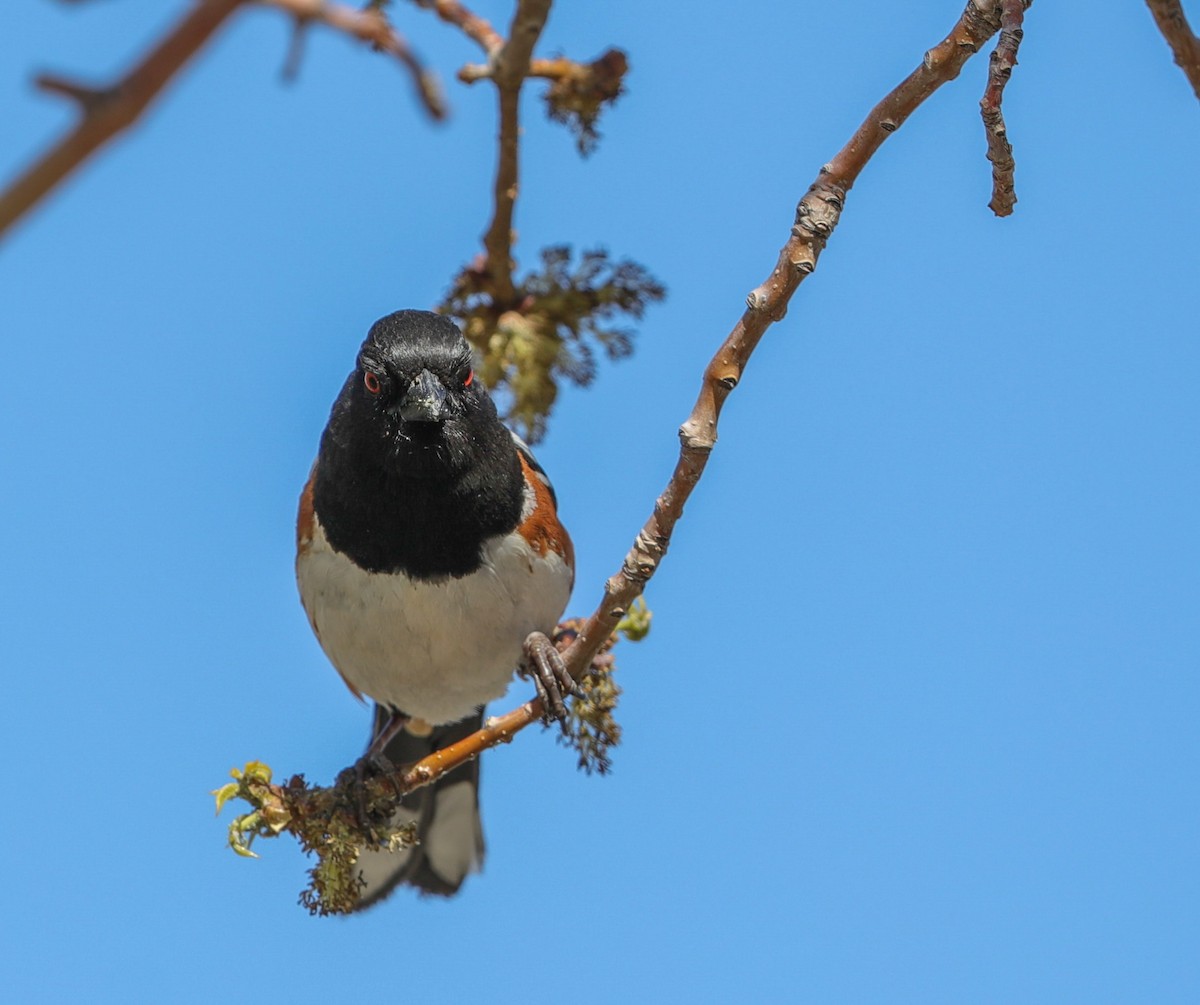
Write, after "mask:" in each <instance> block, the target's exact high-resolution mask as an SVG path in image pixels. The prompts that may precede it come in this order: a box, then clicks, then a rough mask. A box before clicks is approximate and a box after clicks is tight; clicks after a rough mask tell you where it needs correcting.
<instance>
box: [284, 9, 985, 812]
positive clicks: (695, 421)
mask: <svg viewBox="0 0 1200 1005" xmlns="http://www.w3.org/2000/svg"><path fill="white" fill-rule="evenodd" d="M1002 4H1003V0H968V3H967V7H966V10H965V11H964V12H963V14H962V17H961V18H960V19H959V21H958V23H957V24H956V25H955V26H954V28H953V29H952V30H951V32H950V34H949V35H947V36H946V38H945V39H943V40H942V41H941V42H940V43H938V44H937V45H936V46H934V48H932V49H930V50H929V51H928V52H927V53H926V54H925V58H924V60H923V62H922V64H921V66H919V67H918V68H917V69H916V70H914V71H913V72H912V73H911V74H910V75H909V76H908V77H907V78H906V79H905V80H904V81H903V82H902V83H901V84H899V85H898V86H897V87H896V88H895V89H894V90H893V91H892V92H891V93H890V94H888V95H887V96H886V97H885V98H884V99H883V100H882V101H880V102H879V104H877V105H876V106H875V107H874V108H873V109H872V110H871V113H870V114H869V115H868V116H867V118H866V119H865V120H864V122H863V123H862V125H860V126H859V127H858V129H857V130H856V131H855V133H854V135H853V136H852V137H851V138H850V141H849V142H848V143H847V144H846V145H845V146H844V147H843V148H842V149H841V150H840V151H839V152H838V153H837V155H836V156H835V157H834V158H833V160H831V161H830V162H829V163H828V164H826V165H825V166H824V167H823V168H821V170H820V173H819V174H818V175H817V179H816V181H814V182H813V184H812V185H811V186H810V188H809V190H808V192H807V194H805V196H804V197H803V198H802V199H801V200H800V204H799V206H797V208H796V221H795V224H794V225H793V226H792V230H791V236H790V237H789V238H788V240H787V242H786V243H785V244H784V246H783V248H782V249H781V250H780V252H779V257H778V260H777V261H776V264H775V267H774V268H773V269H772V271H771V274H770V276H768V278H767V280H766V281H765V282H764V283H763V284H762V285H761V286H759V287H757V288H756V289H754V290H752V291H751V293H750V295H749V296H748V297H747V309H746V311H745V312H744V313H743V314H742V317H741V319H740V320H739V321H738V323H737V324H736V325H735V326H734V328H733V331H732V332H730V334H729V336H728V337H727V338H726V339H725V341H724V342H723V343H722V344H721V346H720V348H719V349H718V350H717V352H716V354H715V355H714V356H713V358H712V360H711V361H710V362H709V364H708V367H707V369H706V370H705V373H704V379H703V381H702V383H701V386H700V394H699V397H698V398H697V400H696V404H695V406H694V407H693V409H692V412H691V415H689V416H688V418H687V420H686V421H685V422H684V424H683V425H682V426H681V427H680V429H679V438H680V451H679V459H678V461H677V462H676V465H675V470H674V471H673V472H672V474H671V478H670V480H669V481H668V482H667V485H666V488H665V489H664V490H663V492H662V494H661V495H660V496H659V497H658V499H657V501H656V502H655V504H654V510H653V512H652V514H651V516H650V518H649V519H648V520H647V521H646V524H645V526H643V528H642V529H641V531H640V532H639V533H638V535H637V537H636V539H635V540H634V543H633V547H632V548H631V549H630V550H629V553H628V554H627V555H626V556H625V560H624V562H622V564H621V568H620V569H619V570H618V571H617V572H616V574H615V575H613V576H612V577H611V578H610V579H609V580H608V582H607V583H606V584H605V588H604V596H603V598H602V599H601V601H600V604H599V606H598V607H597V608H596V611H595V612H594V613H593V614H592V615H591V617H589V618H588V619H587V620H586V621H585V622H583V625H582V627H581V629H580V631H579V634H578V636H577V637H576V638H575V640H574V641H573V642H572V643H571V645H570V646H569V647H568V648H567V649H566V650H565V651H564V653H563V657H564V660H565V661H566V664H567V667H568V669H569V670H570V671H571V674H572V676H573V677H574V678H575V679H576V680H579V679H580V678H581V677H582V675H583V674H584V673H585V672H586V670H587V668H588V667H589V666H590V665H591V662H592V660H593V659H594V658H595V657H596V655H597V654H598V653H599V652H600V650H601V648H602V647H603V646H604V644H605V643H606V642H607V641H608V639H609V638H610V637H611V636H612V634H613V632H614V630H615V629H616V628H617V623H618V622H619V621H620V620H621V618H622V617H624V616H625V614H626V612H627V611H628V609H629V607H630V605H631V604H632V603H633V601H634V600H636V599H637V598H638V597H639V596H640V595H641V593H642V591H643V590H644V589H645V585H646V583H647V582H648V581H649V580H650V578H651V577H652V576H653V575H654V573H655V572H656V571H657V570H658V566H659V564H660V563H661V561H662V558H663V556H664V555H665V554H666V551H667V547H668V545H669V544H670V540H671V534H672V532H673V530H674V528H675V524H676V523H677V522H678V521H679V519H680V517H681V516H682V515H683V507H684V505H685V503H686V502H687V500H688V498H689V497H690V496H691V494H692V491H693V490H694V489H695V487H696V484H697V483H698V482H699V480H700V477H701V476H702V475H703V474H704V469H705V466H706V465H707V463H708V458H709V455H710V454H711V452H712V449H713V447H714V445H715V444H716V441H717V421H718V418H719V416H720V412H721V408H722V406H723V405H724V403H725V399H726V398H727V397H728V396H729V393H730V391H732V390H733V389H734V388H735V387H737V385H738V383H739V382H740V380H741V378H742V373H743V371H744V370H745V367H746V363H747V361H748V360H749V358H750V355H751V354H752V353H753V352H754V349H755V347H756V346H757V345H758V343H759V341H760V340H761V338H762V336H763V335H764V334H765V332H766V330H767V328H769V327H770V326H771V324H773V323H774V322H776V321H778V320H780V319H781V318H782V317H783V316H784V314H785V312H786V310H787V305H788V302H789V301H790V299H791V297H792V295H793V294H794V293H795V291H796V289H797V287H798V286H799V285H800V283H801V282H802V281H803V280H804V279H805V278H806V277H807V276H808V275H810V274H811V273H812V272H813V270H814V269H815V267H816V264H817V260H818V258H819V257H820V255H821V252H822V251H823V250H824V248H825V244H826V242H827V240H828V239H829V236H830V235H831V234H832V233H833V230H834V228H835V227H836V225H837V222H838V219H839V217H840V215H841V210H842V206H843V204H844V201H845V197H846V193H847V192H849V191H850V189H851V187H852V186H853V185H854V182H855V181H856V180H857V179H858V176H859V174H860V173H861V171H862V169H863V168H864V167H865V166H866V164H867V162H868V161H869V160H870V159H871V157H872V156H873V155H874V153H875V151H876V150H878V149H879V147H880V146H881V145H882V144H883V141H884V140H886V139H887V138H888V136H890V135H891V134H892V133H893V132H895V130H896V129H897V128H899V126H900V125H901V124H902V123H903V122H904V121H905V119H907V118H908V116H909V115H911V114H912V112H913V111H914V110H915V109H916V108H917V107H918V106H919V105H920V104H921V103H922V102H923V101H924V100H925V99H926V98H928V97H929V96H930V95H931V94H933V92H934V91H936V90H937V89H938V88H939V87H941V86H942V85H943V84H945V83H947V82H948V81H950V80H953V79H954V78H955V77H957V76H958V74H959V71H960V70H961V69H962V66H963V64H964V63H965V62H966V61H967V60H968V59H969V58H970V57H971V56H973V55H974V54H975V53H976V52H978V51H979V48H980V47H981V46H982V45H983V44H984V43H985V42H986V41H987V40H988V39H989V38H991V37H992V36H993V35H995V34H996V32H997V31H999V30H1000V20H1001V10H1002ZM541 714H542V707H541V703H540V702H539V701H537V700H536V699H535V700H533V701H530V702H526V703H525V704H524V705H521V706H519V707H518V708H515V709H513V710H512V711H511V712H509V713H507V714H506V715H502V716H499V717H496V718H492V719H489V720H488V722H487V724H486V725H485V727H484V728H483V729H482V730H480V731H478V732H476V733H474V734H472V735H471V736H469V737H467V738H465V739H463V740H461V741H459V742H458V743H455V744H453V745H451V746H449V747H446V748H445V749H443V750H439V751H437V752H436V753H433V754H431V755H429V756H428V757H426V758H424V759H423V760H421V761H418V762H417V763H416V764H414V765H412V766H410V767H409V768H407V769H403V770H401V771H398V772H396V773H395V774H394V775H390V776H381V777H378V778H374V779H372V780H371V781H369V782H368V783H367V784H366V786H365V789H366V798H367V800H368V801H369V802H371V803H372V804H375V805H376V807H377V810H378V811H379V812H380V813H382V814H385V815H386V814H387V813H390V812H391V809H393V808H394V807H395V803H396V800H397V799H398V798H399V795H400V794H401V793H404V792H408V791H411V790H412V789H415V788H420V787H421V786H423V785H429V784H430V783H432V782H434V781H436V780H437V779H438V778H440V777H441V776H442V775H444V774H446V773H447V772H449V771H452V770H453V769H454V768H456V767H458V766H459V765H461V764H463V763H464V762H466V761H468V760H470V759H471V758H473V757H477V756H479V754H480V753H482V752H483V751H484V750H487V749H488V748H489V747H494V746H496V745H497V744H500V743H507V742H509V741H511V740H512V738H513V737H514V736H515V735H516V734H517V733H518V732H520V731H521V730H522V729H524V728H525V727H526V726H528V725H529V724H530V723H533V722H536V721H538V720H539V719H540V718H541ZM347 774H349V773H347ZM343 784H346V785H348V784H349V780H347V782H346V783H339V786H337V789H339V790H340V789H341V788H342V787H343ZM330 791H333V790H330V789H319V788H312V789H306V788H303V787H297V786H291V785H284V786H270V794H269V798H270V799H271V800H277V801H278V802H279V804H280V805H281V806H283V807H285V809H284V810H282V811H281V812H282V813H283V814H284V815H286V816H287V817H288V818H289V820H299V819H303V818H304V817H306V816H307V815H308V812H309V811H308V810H307V808H306V807H307V806H308V805H309V801H310V800H311V803H312V805H314V806H316V805H323V804H324V801H325V800H327V798H328V793H329V792H330ZM348 792H349V789H348V788H347V789H346V792H344V793H342V795H341V796H340V797H339V800H338V801H339V802H340V803H341V804H348V803H349V799H348V798H347V794H348ZM288 826H289V827H290V824H289V825H288Z"/></svg>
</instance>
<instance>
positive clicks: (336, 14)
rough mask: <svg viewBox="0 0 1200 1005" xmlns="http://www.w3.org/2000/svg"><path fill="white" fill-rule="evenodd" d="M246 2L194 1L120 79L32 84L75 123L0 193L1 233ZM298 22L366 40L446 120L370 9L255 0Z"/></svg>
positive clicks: (434, 93) (409, 56)
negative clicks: (57, 98) (66, 102)
mask: <svg viewBox="0 0 1200 1005" xmlns="http://www.w3.org/2000/svg"><path fill="white" fill-rule="evenodd" d="M244 2H245V0H197V2H196V4H195V5H194V6H193V7H192V8H191V9H190V10H189V11H188V12H187V13H186V14H185V15H184V16H183V17H182V18H180V20H179V21H178V22H177V23H176V24H175V26H174V27H173V28H171V29H170V30H169V31H168V32H167V33H166V35H164V36H163V37H162V38H161V39H160V40H159V41H158V42H157V43H156V44H155V45H154V47H153V48H152V49H151V50H150V51H149V52H148V53H147V54H146V55H145V56H144V57H143V58H142V60H141V62H139V63H138V64H137V65H136V66H134V67H133V69H131V70H130V71H129V72H128V73H127V74H126V75H125V76H124V77H123V78H121V79H120V80H118V81H116V82H115V83H113V84H111V85H109V86H108V87H91V86H88V85H86V84H82V83H79V82H77V81H73V80H69V79H67V78H65V77H62V76H60V75H57V74H44V75H42V76H41V77H39V78H38V79H37V81H36V83H37V86H38V87H39V88H41V89H42V90H44V91H48V92H50V93H53V94H58V95H61V96H63V97H65V98H68V99H70V100H71V101H73V102H75V103H76V104H77V105H78V107H79V111H80V117H79V121H78V122H77V123H76V124H75V126H74V127H73V128H72V129H71V131H70V132H68V133H67V135H66V136H64V137H63V138H62V139H60V140H59V141H58V142H57V143H55V144H54V146H53V147H51V148H50V149H49V150H48V151H46V153H44V154H43V155H42V156H41V157H40V158H38V159H37V160H36V161H35V162H34V163H33V164H31V165H30V166H29V167H28V168H26V170H25V171H24V173H23V174H21V175H20V176H19V177H18V178H17V179H16V180H15V181H13V183H12V184H11V185H9V187H8V188H7V189H5V191H4V192H3V193H0V235H2V234H3V233H4V232H5V231H6V230H8V228H9V227H11V226H12V225H13V224H14V223H16V222H17V221H18V220H19V219H21V217H23V216H24V215H25V214H26V213H28V212H29V211H30V210H31V209H33V208H34V206H36V205H37V204H38V203H39V202H40V201H41V200H42V199H43V198H44V197H45V196H46V195H47V194H48V193H50V192H51V191H53V189H54V188H56V187H57V186H58V185H59V184H60V183H61V182H62V181H64V180H65V179H66V178H67V177H68V176H69V175H70V174H71V172H72V171H74V170H75V169H76V168H77V167H79V166H80V165H81V164H82V163H83V162H84V161H86V160H87V159H88V158H89V157H90V156H91V155H92V154H93V153H95V152H96V151H97V150H98V149H99V148H100V147H102V146H103V145H104V144H105V143H107V142H108V141H109V140H111V139H112V138H113V137H115V136H116V135H117V134H119V133H121V132H123V131H124V130H126V129H128V128H129V127H130V126H132V125H133V124H134V123H135V122H136V121H137V120H138V119H139V118H140V117H141V115H142V113H143V112H144V111H145V110H146V108H147V107H148V106H149V105H150V103H151V102H152V101H153V100H154V99H155V98H156V97H157V96H158V94H159V92H161V91H162V89H163V88H164V87H166V85H167V84H168V83H170V81H171V79H172V78H173V77H174V76H175V75H176V74H177V73H178V72H179V71H180V70H181V69H182V68H183V67H184V66H185V65H186V64H187V63H188V61H189V60H190V59H191V58H192V57H193V56H194V55H196V53H197V52H199V51H200V49H201V48H203V47H204V44H205V43H206V42H208V40H209V39H210V38H212V36H213V34H214V33H215V32H216V31H217V29H218V28H220V27H221V25H222V24H224V23H225V21H226V19H227V18H228V17H229V16H230V15H231V14H233V13H234V11H235V10H237V9H238V8H239V7H241V6H242V5H243V3H244ZM259 2H260V3H262V4H263V5H265V6H269V7H275V8H277V9H279V10H282V11H284V12H286V13H288V14H291V15H292V16H293V17H294V18H296V19H297V23H298V24H308V23H320V24H324V25H327V26H328V27H330V28H333V29H335V30H337V31H340V32H342V33H344V34H346V35H349V36H350V37H351V38H355V39H357V40H359V41H361V42H367V43H369V44H370V45H372V46H374V47H375V48H377V49H379V50H380V51H382V52H386V53H388V54H389V55H391V56H392V57H394V58H395V59H397V60H398V61H399V62H400V64H401V65H402V66H404V67H405V68H406V69H407V70H408V72H409V73H410V74H411V75H412V78H413V82H414V84H415V85H416V89H417V93H418V97H419V99H420V102H421V104H422V106H423V107H424V108H425V110H426V111H427V112H428V113H429V114H430V115H431V116H432V117H433V118H435V119H440V118H442V117H443V116H444V115H445V105H444V104H443V102H442V96H441V88H440V86H439V85H438V83H437V80H436V78H435V77H434V76H433V75H432V74H431V73H430V72H428V71H427V70H425V69H424V67H422V66H421V64H420V63H419V62H418V61H417V58H416V56H414V55H413V53H412V50H411V49H410V48H409V47H408V44H407V43H406V42H405V41H404V40H403V39H402V38H401V37H400V36H399V35H397V34H396V32H395V31H394V30H393V29H392V28H391V26H390V25H389V24H388V22H387V20H386V18H384V16H383V15H382V14H380V13H378V12H377V11H369V10H368V11H357V10H354V9H353V8H350V7H347V6H345V5H343V4H332V3H326V2H324V0H259Z"/></svg>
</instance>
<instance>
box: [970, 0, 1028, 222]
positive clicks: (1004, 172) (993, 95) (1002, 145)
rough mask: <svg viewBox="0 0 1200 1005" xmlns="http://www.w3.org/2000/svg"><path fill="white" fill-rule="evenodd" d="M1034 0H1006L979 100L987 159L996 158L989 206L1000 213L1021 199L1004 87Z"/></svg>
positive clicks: (1010, 73)
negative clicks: (1005, 105)
mask: <svg viewBox="0 0 1200 1005" xmlns="http://www.w3.org/2000/svg"><path fill="white" fill-rule="evenodd" d="M1030 3H1032V0H1003V7H1002V12H1001V15H1000V38H999V40H998V41H997V42H996V48H995V49H993V50H992V56H991V60H990V61H989V64H988V82H987V87H986V88H985V89H984V92H983V97H982V98H981V99H980V100H979V113H980V115H981V116H982V117H983V127H984V132H985V134H986V135H987V146H988V150H987V159H988V160H990V161H991V162H992V201H991V202H989V203H988V206H989V208H990V209H991V210H992V212H993V213H995V214H996V215H997V216H1009V215H1011V213H1012V211H1013V206H1015V205H1016V203H1017V193H1016V190H1015V187H1014V182H1013V171H1014V170H1015V169H1016V166H1017V165H1016V161H1014V160H1013V153H1012V144H1011V143H1009V142H1008V127H1007V126H1006V125H1005V124H1004V112H1003V110H1002V108H1001V107H1000V106H1001V102H1002V101H1003V100H1004V87H1005V85H1006V84H1007V83H1008V78H1009V77H1011V76H1012V71H1013V67H1014V66H1016V65H1017V50H1018V49H1019V48H1020V46H1021V38H1022V36H1023V35H1024V34H1025V31H1024V29H1023V28H1022V27H1021V24H1022V22H1023V21H1024V20H1025V11H1026V9H1027V8H1028V7H1029V5H1030Z"/></svg>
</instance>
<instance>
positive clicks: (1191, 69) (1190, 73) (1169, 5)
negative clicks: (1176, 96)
mask: <svg viewBox="0 0 1200 1005" xmlns="http://www.w3.org/2000/svg"><path fill="white" fill-rule="evenodd" d="M1146 6H1147V7H1149V8H1150V13H1151V14H1153V15H1154V21H1155V23H1156V24H1157V25H1158V30H1159V31H1161V32H1162V35H1163V38H1165V39H1166V40H1167V44H1168V45H1169V46H1170V47H1171V51H1172V52H1173V53H1174V54H1175V62H1176V63H1177V64H1178V66H1179V67H1180V69H1182V70H1183V72H1184V75H1185V76H1186V77H1187V79H1188V81H1189V82H1190V83H1191V85H1192V90H1193V91H1195V92H1196V97H1197V98H1200V38H1197V37H1196V35H1195V33H1194V32H1193V31H1192V27H1191V25H1189V24H1188V19H1187V17H1186V16H1185V15H1184V13H1183V6H1182V4H1181V3H1180V0H1146Z"/></svg>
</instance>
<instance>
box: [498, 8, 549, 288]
mask: <svg viewBox="0 0 1200 1005" xmlns="http://www.w3.org/2000/svg"><path fill="white" fill-rule="evenodd" d="M550 4H551V0H519V2H518V4H517V10H516V13H515V14H514V15H513V21H512V28H511V30H510V31H509V36H508V41H506V42H505V43H504V44H503V45H502V46H501V47H500V48H499V49H498V50H497V51H496V52H495V54H494V57H493V59H492V66H493V70H492V80H493V81H495V84H496V90H497V92H498V93H499V99H500V138H499V156H498V158H497V164H496V182H495V185H494V189H493V196H494V205H495V208H494V210H493V214H492V222H491V223H490V224H489V225H488V229H487V231H486V232H485V233H484V236H483V247H484V250H485V251H486V252H487V263H486V270H487V273H488V275H489V277H490V278H491V280H492V293H493V300H494V302H495V303H496V304H497V305H498V306H499V307H500V309H501V310H507V309H508V308H509V307H511V306H514V305H513V303H512V301H513V300H514V298H515V289H514V286H513V275H512V273H513V260H512V241H513V233H512V226H513V210H514V207H515V205H516V201H517V179H518V160H517V157H518V146H519V144H518V141H519V138H520V132H521V127H520V122H519V118H518V107H519V104H520V97H521V85H522V84H523V83H524V82H525V78H526V77H527V76H529V61H530V58H531V56H532V54H533V47H534V45H535V44H536V43H537V40H538V37H539V36H540V35H541V33H542V29H543V28H544V27H545V25H546V18H547V17H548V16H549V14H550Z"/></svg>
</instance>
